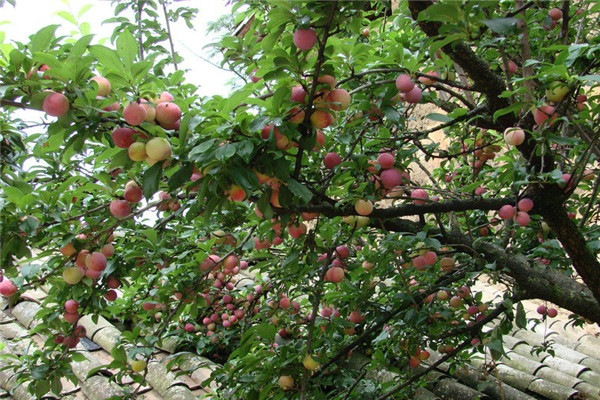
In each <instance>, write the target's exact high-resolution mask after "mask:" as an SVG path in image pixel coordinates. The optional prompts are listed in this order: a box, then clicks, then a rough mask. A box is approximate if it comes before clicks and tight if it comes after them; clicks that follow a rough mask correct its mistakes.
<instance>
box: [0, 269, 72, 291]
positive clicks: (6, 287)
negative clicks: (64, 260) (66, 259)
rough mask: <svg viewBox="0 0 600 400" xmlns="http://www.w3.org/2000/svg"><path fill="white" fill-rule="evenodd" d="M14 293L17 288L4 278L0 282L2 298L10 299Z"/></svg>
mask: <svg viewBox="0 0 600 400" xmlns="http://www.w3.org/2000/svg"><path fill="white" fill-rule="evenodd" d="M75 268H77V267H75ZM15 293H17V287H16V286H15V284H14V283H12V281H10V280H9V279H8V278H6V277H4V279H2V282H0V295H2V296H4V297H10V296H12V295H13V294H15Z"/></svg>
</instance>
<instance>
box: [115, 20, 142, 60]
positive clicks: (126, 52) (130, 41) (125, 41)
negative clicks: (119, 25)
mask: <svg viewBox="0 0 600 400" xmlns="http://www.w3.org/2000/svg"><path fill="white" fill-rule="evenodd" d="M138 51H139V46H138V43H137V41H136V40H135V38H134V37H133V35H132V34H131V32H129V30H128V29H125V30H124V31H123V32H121V34H120V35H119V37H118V38H117V54H118V55H119V57H120V58H121V60H123V62H124V63H125V65H131V64H133V60H135V58H136V56H137V54H138Z"/></svg>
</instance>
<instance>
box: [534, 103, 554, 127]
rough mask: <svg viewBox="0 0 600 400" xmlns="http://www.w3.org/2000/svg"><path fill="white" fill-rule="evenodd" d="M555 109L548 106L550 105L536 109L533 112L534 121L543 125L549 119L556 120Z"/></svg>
mask: <svg viewBox="0 0 600 400" xmlns="http://www.w3.org/2000/svg"><path fill="white" fill-rule="evenodd" d="M554 111H555V108H554V107H552V106H550V105H548V104H544V105H543V106H541V107H539V108H536V109H534V111H533V119H534V121H535V123H536V124H538V125H541V124H543V123H544V122H546V121H547V120H548V119H550V121H552V120H554V119H556V117H557V115H556V114H555V113H554Z"/></svg>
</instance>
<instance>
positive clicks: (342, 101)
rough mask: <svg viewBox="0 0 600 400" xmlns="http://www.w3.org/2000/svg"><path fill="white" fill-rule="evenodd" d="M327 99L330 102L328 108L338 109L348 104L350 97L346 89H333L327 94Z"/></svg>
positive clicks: (346, 106) (344, 107) (342, 108)
mask: <svg viewBox="0 0 600 400" xmlns="http://www.w3.org/2000/svg"><path fill="white" fill-rule="evenodd" d="M327 101H328V102H330V103H331V104H329V108H331V109H332V110H335V111H340V110H345V109H347V108H348V107H349V106H350V103H351V101H352V98H351V96H350V93H348V91H347V90H346V89H334V90H332V91H331V92H329V95H327ZM337 103H339V104H337Z"/></svg>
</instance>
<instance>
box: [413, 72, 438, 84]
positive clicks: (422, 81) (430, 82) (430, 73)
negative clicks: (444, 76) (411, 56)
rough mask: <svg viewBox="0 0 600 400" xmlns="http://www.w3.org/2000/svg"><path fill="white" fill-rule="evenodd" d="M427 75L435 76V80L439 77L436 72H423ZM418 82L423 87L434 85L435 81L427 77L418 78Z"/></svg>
mask: <svg viewBox="0 0 600 400" xmlns="http://www.w3.org/2000/svg"><path fill="white" fill-rule="evenodd" d="M425 73H426V74H427V75H430V76H435V77H436V78H438V77H439V75H438V73H437V72H436V71H427V72H425ZM418 80H419V82H421V83H422V84H423V85H433V84H434V83H435V81H434V80H433V79H431V78H429V77H427V76H420V77H419V79H418Z"/></svg>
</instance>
